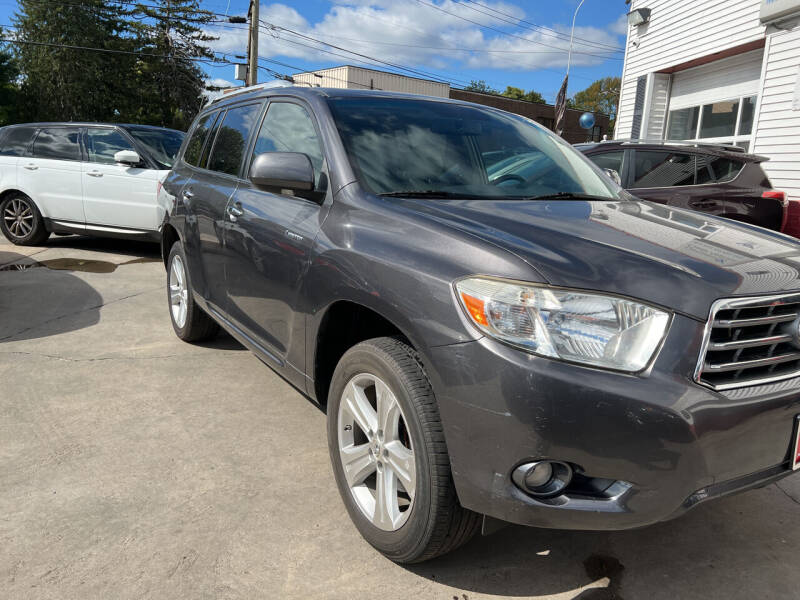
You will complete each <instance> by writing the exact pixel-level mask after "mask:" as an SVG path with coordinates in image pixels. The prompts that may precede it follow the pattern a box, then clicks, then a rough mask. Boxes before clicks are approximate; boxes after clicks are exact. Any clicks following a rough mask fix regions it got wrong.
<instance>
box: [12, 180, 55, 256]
mask: <svg viewBox="0 0 800 600" xmlns="http://www.w3.org/2000/svg"><path fill="white" fill-rule="evenodd" d="M0 231H2V232H3V235H4V236H5V237H6V239H7V240H8V241H9V242H11V243H12V244H15V245H17V246H41V245H42V244H44V243H45V242H46V241H47V238H49V237H50V232H49V231H47V228H46V227H45V225H44V219H42V214H41V213H40V212H39V209H38V208H36V204H35V203H34V202H33V200H31V199H30V198H28V196H26V195H25V194H22V193H17V194H12V195H10V196H8V197H6V198H5V199H4V200H3V201H2V202H0Z"/></svg>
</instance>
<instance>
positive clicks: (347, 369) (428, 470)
mask: <svg viewBox="0 0 800 600" xmlns="http://www.w3.org/2000/svg"><path fill="white" fill-rule="evenodd" d="M328 449H329V452H330V456H331V462H332V464H333V471H334V475H335V477H336V483H337V485H338V486H339V492H340V494H341V496H342V500H343V501H344V504H345V507H346V508H347V512H348V513H349V514H350V518H351V519H352V520H353V523H354V524H355V526H356V527H357V528H358V530H359V532H360V533H361V535H362V536H363V537H364V539H366V540H367V542H369V543H370V544H371V545H372V546H373V547H375V548H376V549H377V550H378V551H379V552H381V553H382V554H384V555H385V556H386V557H387V558H389V559H391V560H393V561H395V562H398V563H414V562H422V561H425V560H428V559H431V558H434V557H436V556H440V555H442V554H445V553H447V552H450V551H451V550H454V549H455V548H457V547H459V546H461V545H462V544H464V543H466V542H467V541H468V540H469V539H470V538H471V537H472V536H473V535H474V534H475V532H477V530H478V528H479V526H480V522H481V521H480V515H478V514H476V513H474V512H472V511H469V510H467V509H464V508H463V507H462V506H461V505H460V504H459V502H458V498H457V496H456V490H455V486H454V484H453V478H452V475H451V473H450V457H449V455H448V453H447V445H446V444H445V440H444V433H443V431H442V423H441V420H440V418H439V409H438V406H437V404H436V399H435V397H434V395H433V390H432V389H431V385H430V382H429V381H428V378H427V376H426V375H425V371H424V370H423V367H422V364H421V363H420V361H419V358H418V356H417V354H416V352H415V351H414V349H413V348H411V347H410V346H409V345H408V344H407V343H405V342H403V341H401V340H399V339H396V338H386V337H384V338H375V339H372V340H367V341H365V342H362V343H360V344H357V345H356V346H354V347H353V348H351V349H350V350H348V351H347V352H346V353H345V354H344V356H343V357H342V359H341V360H340V361H339V364H338V365H337V367H336V370H335V371H334V374H333V380H332V381H331V387H330V394H329V396H328ZM381 482H382V483H381ZM380 490H383V491H384V492H385V493H384V494H380V493H379V491H380ZM386 490H388V492H386ZM379 498H385V500H384V501H383V502H382V503H381V502H380V501H379Z"/></svg>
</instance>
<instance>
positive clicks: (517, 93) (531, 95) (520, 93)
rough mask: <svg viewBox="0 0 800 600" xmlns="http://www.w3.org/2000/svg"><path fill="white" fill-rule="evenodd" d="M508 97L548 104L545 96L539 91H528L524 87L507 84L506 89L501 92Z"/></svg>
mask: <svg viewBox="0 0 800 600" xmlns="http://www.w3.org/2000/svg"><path fill="white" fill-rule="evenodd" d="M500 95H501V96H505V97H506V98H513V99H514V100H525V101H526V102H536V103H537V104H547V103H546V102H545V100H544V97H543V96H542V95H541V94H540V93H539V92H537V91H535V90H531V91H530V92H526V91H525V90H523V89H522V88H518V87H514V86H511V85H509V86H507V87H506V90H505V91H504V92H503V93H502V94H500Z"/></svg>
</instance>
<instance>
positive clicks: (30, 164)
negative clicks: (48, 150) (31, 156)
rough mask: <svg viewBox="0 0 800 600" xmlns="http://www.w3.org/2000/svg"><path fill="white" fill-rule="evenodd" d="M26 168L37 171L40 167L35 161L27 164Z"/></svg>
mask: <svg viewBox="0 0 800 600" xmlns="http://www.w3.org/2000/svg"><path fill="white" fill-rule="evenodd" d="M25 168H26V169H28V171H35V170H37V169H38V168H39V167H38V166H37V165H35V164H33V163H28V164H27V165H25Z"/></svg>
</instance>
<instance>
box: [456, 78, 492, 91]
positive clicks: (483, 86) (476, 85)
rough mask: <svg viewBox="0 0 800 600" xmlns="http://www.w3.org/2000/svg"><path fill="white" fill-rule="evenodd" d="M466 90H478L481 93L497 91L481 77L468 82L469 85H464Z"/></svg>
mask: <svg viewBox="0 0 800 600" xmlns="http://www.w3.org/2000/svg"><path fill="white" fill-rule="evenodd" d="M464 90H465V91H467V92H479V93H481V94H497V93H498V91H497V90H496V89H494V88H493V87H492V86H490V85H489V84H488V83H486V82H485V81H484V80H483V79H481V80H479V81H476V80H475V79H473V80H471V81H470V82H469V85H466V86H464Z"/></svg>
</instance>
